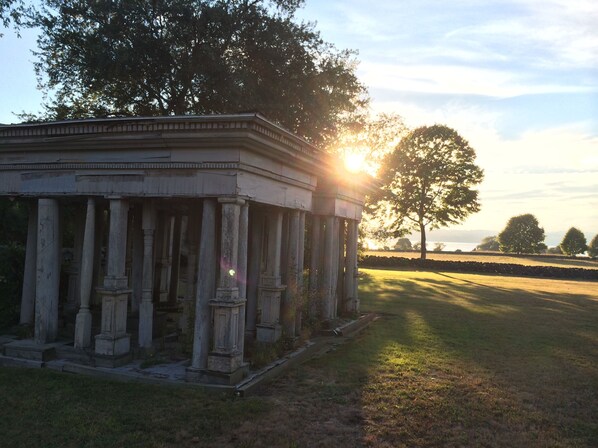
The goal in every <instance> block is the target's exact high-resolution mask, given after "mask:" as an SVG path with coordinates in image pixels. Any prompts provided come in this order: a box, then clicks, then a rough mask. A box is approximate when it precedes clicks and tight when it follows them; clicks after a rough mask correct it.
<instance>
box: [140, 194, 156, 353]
mask: <svg viewBox="0 0 598 448" xmlns="http://www.w3.org/2000/svg"><path fill="white" fill-rule="evenodd" d="M141 228H142V232H143V233H142V234H143V266H142V280H141V303H140V304H139V347H141V348H142V349H145V350H150V349H151V348H152V341H153V331H154V304H153V302H152V300H153V297H154V290H153V288H154V234H155V230H156V207H155V204H154V203H153V201H152V200H146V201H145V202H144V204H143V209H142V216H141Z"/></svg>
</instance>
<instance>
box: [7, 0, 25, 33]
mask: <svg viewBox="0 0 598 448" xmlns="http://www.w3.org/2000/svg"><path fill="white" fill-rule="evenodd" d="M28 10H29V6H28V5H26V4H25V2H24V1H23V0H0V25H1V26H2V27H4V28H8V27H10V26H13V27H15V29H17V30H18V29H19V26H20V25H22V19H23V15H25V14H27V11H28ZM0 37H2V33H1V32H0Z"/></svg>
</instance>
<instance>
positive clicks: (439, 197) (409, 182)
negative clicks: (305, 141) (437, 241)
mask: <svg viewBox="0 0 598 448" xmlns="http://www.w3.org/2000/svg"><path fill="white" fill-rule="evenodd" d="M475 157H476V154H475V150H474V149H473V148H472V147H471V146H470V145H469V143H468V142H467V140H465V139H464V138H463V137H461V136H460V135H459V134H458V133H457V132H456V131H455V130H454V129H451V128H449V127H447V126H443V125H434V126H423V127H420V128H417V129H415V130H413V131H411V132H409V133H408V134H407V135H406V136H405V137H403V138H402V139H401V141H400V143H399V144H398V146H397V147H396V148H395V150H394V151H392V152H391V153H389V154H388V155H387V156H386V157H385V158H384V160H383V163H382V166H381V169H380V172H379V177H380V179H381V182H382V184H383V186H382V188H381V190H380V193H379V195H378V196H377V197H375V198H373V199H374V200H375V205H374V208H375V209H376V212H377V214H378V216H379V218H380V219H381V220H382V221H383V223H384V224H383V225H384V226H385V229H386V231H387V232H388V233H389V234H390V235H393V236H395V237H396V236H401V235H404V234H406V233H407V232H409V231H411V230H419V231H420V234H421V242H420V248H421V249H420V250H421V258H426V229H430V230H432V229H437V228H440V227H444V226H447V225H449V224H456V223H459V222H461V221H462V220H463V219H464V218H465V217H467V216H468V215H469V214H471V213H474V212H477V211H479V210H480V203H479V201H478V191H477V190H476V189H474V187H475V186H476V185H478V184H479V183H480V182H481V181H482V179H483V177H484V172H483V170H482V169H481V168H480V167H478V166H477V165H476V164H475Z"/></svg>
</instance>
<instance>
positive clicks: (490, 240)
mask: <svg viewBox="0 0 598 448" xmlns="http://www.w3.org/2000/svg"><path fill="white" fill-rule="evenodd" d="M499 249H500V245H499V244H498V239H497V238H496V235H493V236H486V237H484V238H483V239H482V242H481V243H480V244H478V245H477V246H476V248H475V250H476V251H495V252H496V251H498V250H499Z"/></svg>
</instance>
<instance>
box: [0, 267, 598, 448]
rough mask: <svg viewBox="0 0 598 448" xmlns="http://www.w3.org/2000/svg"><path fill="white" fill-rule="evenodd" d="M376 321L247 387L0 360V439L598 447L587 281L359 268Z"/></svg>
mask: <svg viewBox="0 0 598 448" xmlns="http://www.w3.org/2000/svg"><path fill="white" fill-rule="evenodd" d="M362 273H363V275H364V278H363V279H362V282H361V287H360V292H361V298H362V307H363V309H365V310H369V311H375V312H376V313H378V314H379V315H380V319H378V320H377V321H376V322H374V323H373V324H372V325H371V326H370V327H369V328H368V329H366V330H365V331H364V332H363V333H362V334H361V335H360V336H359V337H358V338H357V339H355V340H353V341H350V342H348V343H347V344H344V345H339V346H338V347H337V348H336V350H334V351H332V352H330V353H328V354H326V355H324V356H322V357H320V358H318V359H314V360H312V361H310V362H309V363H307V364H305V365H303V366H301V367H299V368H298V369H296V370H295V371H293V372H291V373H290V374H288V375H287V376H285V377H283V378H281V379H279V380H278V381H276V382H275V383H274V384H272V385H271V386H270V387H269V388H268V390H267V391H266V392H265V393H264V394H263V395H261V396H259V397H254V398H249V399H223V398H220V397H218V396H208V395H204V394H202V393H200V392H198V391H196V390H189V389H180V388H171V387H159V386H149V385H130V384H120V383H112V382H107V381H99V380H93V379H91V378H86V377H75V376H68V375H59V374H56V373H53V372H47V371H34V370H21V369H9V368H3V369H0V409H2V413H1V414H0V434H2V435H1V436H0V445H3V446H20V447H26V446H31V447H33V446H42V445H43V446H46V447H51V446H72V447H78V446H89V447H108V446H127V447H134V446H140V447H141V446H143V447H146V446H147V447H151V446H155V447H157V446H173V447H174V446H179V447H198V446H214V447H220V446H223V447H272V446H276V447H318V446H320V447H336V446H343V447H359V446H371V447H395V446H406V447H429V446H488V447H513V446H551V447H585V446H587V447H590V446H598V420H597V419H596V416H597V415H598V362H597V360H598V284H597V283H595V282H577V281H564V280H546V279H543V280H537V279H530V278H517V277H509V278H508V279H506V278H503V277H498V276H484V275H473V274H445V273H432V272H407V271H383V270H363V271H362Z"/></svg>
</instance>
